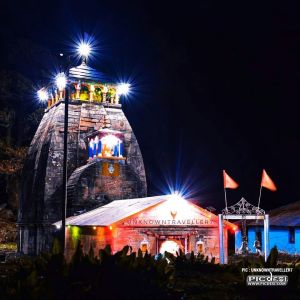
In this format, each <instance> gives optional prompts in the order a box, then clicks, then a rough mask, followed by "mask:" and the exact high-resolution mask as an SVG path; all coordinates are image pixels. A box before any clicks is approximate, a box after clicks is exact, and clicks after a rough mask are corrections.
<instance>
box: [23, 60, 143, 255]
mask: <svg viewBox="0 0 300 300" xmlns="http://www.w3.org/2000/svg"><path fill="white" fill-rule="evenodd" d="M69 79H70V84H69V86H70V88H69V90H70V100H69V114H68V161H67V169H68V171H67V174H68V188H67V190H68V207H67V216H74V215H78V214H81V213H83V212H85V211H88V210H91V209H94V208H96V207H100V206H102V205H105V204H107V203H109V202H111V201H113V200H115V199H129V198H137V197H145V196H146V194H147V185H146V176H145V169H144V163H143V158H142V155H141V151H140V148H139V145H138V142H137V139H136V137H135V135H134V133H133V131H132V128H131V126H130V124H129V122H128V120H127V118H126V116H125V115H124V113H123V110H122V105H121V104H120V103H119V94H118V91H117V86H116V85H114V84H105V83H103V79H102V75H101V73H99V72H97V71H96V70H94V69H92V68H90V67H89V66H87V65H86V63H85V62H83V63H82V64H81V65H80V66H77V67H75V68H72V69H70V70H69ZM48 94H49V99H48V108H47V109H46V111H45V114H44V116H43V119H42V121H41V123H40V125H39V127H38V129H37V131H36V133H35V135H34V138H33V140H32V142H31V145H30V148H29V151H28V154H27V158H26V162H25V165H24V169H23V177H22V178H23V179H22V188H21V197H20V209H19V220H18V226H19V251H20V252H22V253H24V254H37V253H39V252H40V251H42V250H49V249H50V247H51V244H52V239H53V226H52V225H51V224H53V223H54V222H56V221H58V220H60V219H61V201H62V181H63V180H62V166H63V136H64V106H65V104H64V96H65V91H64V90H57V89H54V88H50V89H49V90H48Z"/></svg>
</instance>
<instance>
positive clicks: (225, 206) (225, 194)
mask: <svg viewBox="0 0 300 300" xmlns="http://www.w3.org/2000/svg"><path fill="white" fill-rule="evenodd" d="M224 195H225V210H226V211H227V194H226V188H224Z"/></svg>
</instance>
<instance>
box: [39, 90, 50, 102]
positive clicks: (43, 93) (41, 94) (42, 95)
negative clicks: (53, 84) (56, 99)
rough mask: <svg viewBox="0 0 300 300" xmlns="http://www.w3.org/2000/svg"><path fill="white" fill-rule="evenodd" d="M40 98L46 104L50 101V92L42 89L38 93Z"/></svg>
mask: <svg viewBox="0 0 300 300" xmlns="http://www.w3.org/2000/svg"><path fill="white" fill-rule="evenodd" d="M37 95H38V98H39V100H40V101H41V102H45V101H47V100H48V99H49V95H48V92H47V91H46V90H45V89H40V90H39V91H38V92H37Z"/></svg>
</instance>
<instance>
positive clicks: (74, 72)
mask: <svg viewBox="0 0 300 300" xmlns="http://www.w3.org/2000/svg"><path fill="white" fill-rule="evenodd" d="M69 77H70V78H73V79H81V80H88V81H103V80H104V75H103V74H102V73H100V72H98V71H97V70H95V69H93V68H91V67H89V66H87V64H86V63H85V62H82V64H81V65H79V66H77V67H75V68H71V69H70V70H69Z"/></svg>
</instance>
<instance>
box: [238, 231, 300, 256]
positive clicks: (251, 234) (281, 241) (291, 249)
mask: <svg viewBox="0 0 300 300" xmlns="http://www.w3.org/2000/svg"><path fill="white" fill-rule="evenodd" d="M256 231H260V232H261V235H262V250H263V249H264V230H263V226H257V227H250V228H248V246H249V249H250V251H251V252H255V248H254V247H253V245H254V241H255V232H256ZM235 241H236V242H235V245H236V246H235V248H236V249H238V248H239V247H240V246H241V243H242V234H241V231H237V232H236V235H235ZM274 246H276V247H277V249H278V250H279V251H284V252H287V253H289V254H292V255H294V254H299V253H300V228H295V243H294V244H293V243H290V242H289V228H284V227H279V228H276V227H270V230H269V250H270V249H271V248H273V247H274Z"/></svg>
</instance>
